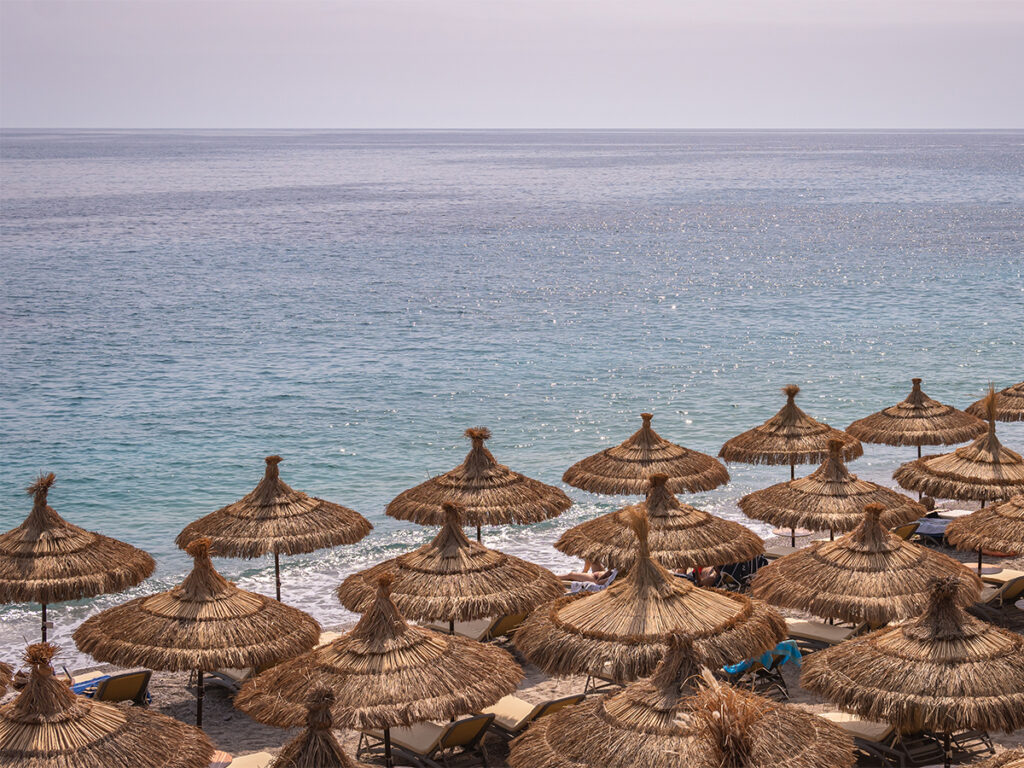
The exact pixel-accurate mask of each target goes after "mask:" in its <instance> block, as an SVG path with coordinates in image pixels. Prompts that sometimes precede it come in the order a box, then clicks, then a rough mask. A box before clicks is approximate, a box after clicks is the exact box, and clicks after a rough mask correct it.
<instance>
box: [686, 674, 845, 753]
mask: <svg viewBox="0 0 1024 768" xmlns="http://www.w3.org/2000/svg"><path fill="white" fill-rule="evenodd" d="M705 681H706V683H707V686H706V687H705V688H704V689H703V690H702V691H700V692H699V693H698V694H697V695H696V696H693V697H690V698H689V699H688V700H687V701H686V702H685V704H686V713H685V716H684V722H685V723H686V726H687V728H688V729H689V730H690V734H691V740H690V750H689V752H688V754H687V755H686V762H684V763H681V764H680V766H679V768H682V766H684V765H685V766H686V768H775V767H776V766H786V768H850V766H852V765H854V764H855V763H856V758H855V756H854V747H853V738H852V737H850V736H849V735H848V734H847V733H846V732H845V731H843V729H842V728H840V727H839V726H838V725H836V724H835V723H831V722H829V721H828V720H826V719H825V718H823V717H819V716H818V715H815V714H812V713H810V712H808V711H807V710H805V709H801V708H799V707H796V706H793V705H791V704H779V703H777V702H774V701H770V700H769V699H766V698H764V697H762V696H757V695H755V694H753V693H751V692H749V691H743V690H740V689H738V688H733V687H732V686H729V685H725V684H723V683H720V682H718V681H717V680H715V679H714V678H713V677H711V675H710V674H706V675H705Z"/></svg>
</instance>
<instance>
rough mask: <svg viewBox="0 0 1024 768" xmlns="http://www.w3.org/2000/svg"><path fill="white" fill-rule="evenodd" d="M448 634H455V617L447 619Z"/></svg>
mask: <svg viewBox="0 0 1024 768" xmlns="http://www.w3.org/2000/svg"><path fill="white" fill-rule="evenodd" d="M448 634H449V635H454V634H455V619H448Z"/></svg>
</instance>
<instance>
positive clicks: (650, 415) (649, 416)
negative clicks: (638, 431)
mask: <svg viewBox="0 0 1024 768" xmlns="http://www.w3.org/2000/svg"><path fill="white" fill-rule="evenodd" d="M640 418H641V419H643V422H644V426H645V427H649V426H651V419H653V418H654V414H653V413H641V414H640Z"/></svg>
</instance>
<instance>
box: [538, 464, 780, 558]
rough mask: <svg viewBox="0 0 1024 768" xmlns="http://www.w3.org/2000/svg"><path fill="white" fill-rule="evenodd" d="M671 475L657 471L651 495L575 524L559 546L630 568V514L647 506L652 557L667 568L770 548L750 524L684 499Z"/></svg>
mask: <svg viewBox="0 0 1024 768" xmlns="http://www.w3.org/2000/svg"><path fill="white" fill-rule="evenodd" d="M668 480H669V478H668V475H651V477H650V480H649V485H648V487H647V499H646V501H642V502H640V503H639V504H634V505H632V506H629V507H625V508H623V509H620V510H618V511H617V512H609V513H608V514H606V515H601V516H600V517H595V518H594V519H593V520H588V521H586V522H585V523H580V524H579V525H577V526H574V527H572V528H570V529H569V530H567V531H566V532H565V533H563V534H562V536H561V537H560V538H559V539H558V541H557V542H555V549H557V550H559V551H560V552H564V553H565V554H567V555H572V556H574V557H579V558H582V559H584V560H589V561H591V562H595V563H601V565H603V566H604V567H605V568H618V569H619V570H621V571H628V570H629V569H630V568H631V567H632V566H633V563H634V562H635V561H636V557H637V542H636V536H635V535H634V534H633V529H632V528H631V527H630V523H629V519H630V517H631V515H632V514H633V511H634V510H642V511H646V513H647V519H648V521H649V522H650V540H649V546H650V550H651V557H653V558H654V560H655V561H657V562H658V563H661V564H662V565H663V566H665V567H666V568H669V569H672V570H678V569H683V568H696V567H704V566H711V565H723V564H725V563H739V562H743V561H745V560H750V559H752V558H754V557H757V555H760V554H761V553H762V552H764V542H762V541H761V539H760V538H759V537H758V536H757V534H756V533H754V532H753V531H751V530H750V529H749V528H747V527H745V526H743V525H740V524H739V523H734V522H732V521H730V520H722V519H721V518H719V517H715V516H714V515H709V514H708V513H707V512H704V511H703V510H700V509H697V508H696V507H691V506H690V505H688V504H683V503H681V502H680V501H679V499H677V498H676V497H675V496H673V495H672V492H671V491H669V489H668Z"/></svg>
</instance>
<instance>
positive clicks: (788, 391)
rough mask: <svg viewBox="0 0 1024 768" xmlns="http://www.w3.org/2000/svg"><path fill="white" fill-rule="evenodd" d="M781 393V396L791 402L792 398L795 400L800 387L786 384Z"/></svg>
mask: <svg viewBox="0 0 1024 768" xmlns="http://www.w3.org/2000/svg"><path fill="white" fill-rule="evenodd" d="M782 392H783V394H785V395H786V397H788V398H789V401H790V402H793V400H794V398H796V396H797V393H798V392H800V387H798V386H797V385H796V384H787V385H786V386H784V387H783V388H782Z"/></svg>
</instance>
